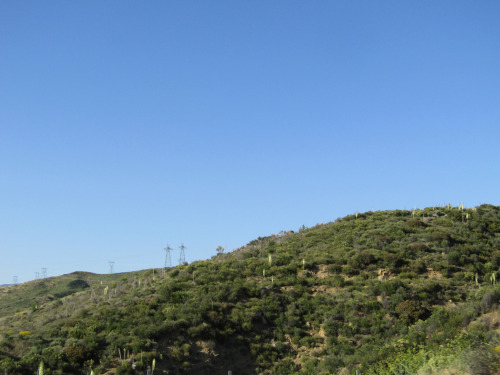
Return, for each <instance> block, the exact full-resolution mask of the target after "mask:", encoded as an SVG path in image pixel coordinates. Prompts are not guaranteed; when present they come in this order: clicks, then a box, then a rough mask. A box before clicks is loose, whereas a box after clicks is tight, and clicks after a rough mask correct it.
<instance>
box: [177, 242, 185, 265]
mask: <svg viewBox="0 0 500 375" xmlns="http://www.w3.org/2000/svg"><path fill="white" fill-rule="evenodd" d="M185 248H186V246H184V244H183V243H181V246H179V249H181V253H180V254H179V264H182V263H184V262H185V261H186V254H185V253H184V249H185Z"/></svg>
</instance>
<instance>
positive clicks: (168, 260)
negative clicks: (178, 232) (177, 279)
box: [164, 244, 173, 268]
mask: <svg viewBox="0 0 500 375" xmlns="http://www.w3.org/2000/svg"><path fill="white" fill-rule="evenodd" d="M164 250H165V266H164V268H167V267H172V258H171V257H170V251H171V250H173V249H172V248H171V247H170V245H169V244H167V247H166V248H165V249H164Z"/></svg>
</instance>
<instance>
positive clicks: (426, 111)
mask: <svg viewBox="0 0 500 375" xmlns="http://www.w3.org/2000/svg"><path fill="white" fill-rule="evenodd" d="M499 19H500V2H498V1H496V0H494V1H487V0H485V1H478V2H473V1H457V0H453V1H446V0H442V1H430V0H428V1H400V0H397V1H386V0H384V1H368V0H359V1H350V0H349V1H347V0H346V1H326V0H325V1H302V0H301V1H291V0H282V1H279V0H273V1H264V0H262V1H234V0H231V1H229V0H228V1H215V0H214V1H205V0H198V1H174V0H172V1H116V0H114V1H112V0H110V1H91V0H85V1H43V2H40V1H16V0H11V1H2V2H1V3H0V255H1V260H0V284H4V283H11V282H12V281H13V277H14V276H15V275H17V276H18V281H19V282H24V281H28V280H31V279H33V278H34V277H35V272H41V269H42V268H43V267H46V268H47V272H48V276H55V275H60V274H64V273H69V272H73V271H76V270H83V271H90V272H96V273H107V272H108V271H109V265H108V262H109V261H114V262H115V265H114V271H115V272H125V271H131V270H139V269H145V268H151V267H161V266H162V265H163V261H164V251H163V248H164V247H165V246H166V245H167V243H169V244H170V246H171V247H173V248H174V249H175V250H174V251H173V253H172V258H173V263H174V265H176V264H177V259H178V256H179V251H178V247H179V246H180V244H181V242H184V244H185V245H186V260H187V261H194V260H198V259H207V258H209V257H211V256H212V255H214V254H215V253H216V251H215V248H216V247H217V246H218V245H222V246H224V247H227V248H228V250H232V249H235V248H238V247H240V246H243V245H245V244H246V243H248V242H249V241H251V240H253V239H255V238H257V237H259V236H267V235H270V234H272V233H278V232H279V231H281V230H297V229H298V228H299V227H301V226H302V225H305V226H308V227H309V226H313V225H315V224H317V223H320V222H329V221H332V220H335V219H336V218H337V217H342V216H345V215H347V214H352V213H354V212H356V211H359V212H363V211H368V210H371V209H374V210H387V209H397V208H401V209H402V208H407V209H411V208H412V207H419V206H420V207H426V206H432V205H437V204H439V205H444V204H447V203H452V204H453V205H458V204H460V203H462V202H463V203H464V204H465V206H469V207H470V206H475V205H478V204H481V203H491V204H496V205H498V204H500V202H499V196H498V192H499V189H500V173H499V172H500V147H499V141H500V130H499V125H500V22H499Z"/></svg>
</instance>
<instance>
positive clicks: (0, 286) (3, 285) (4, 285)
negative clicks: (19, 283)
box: [0, 284, 14, 288]
mask: <svg viewBox="0 0 500 375" xmlns="http://www.w3.org/2000/svg"><path fill="white" fill-rule="evenodd" d="M11 285H14V284H2V285H0V288H2V287H6V286H11Z"/></svg>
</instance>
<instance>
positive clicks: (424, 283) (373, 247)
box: [0, 204, 500, 375]
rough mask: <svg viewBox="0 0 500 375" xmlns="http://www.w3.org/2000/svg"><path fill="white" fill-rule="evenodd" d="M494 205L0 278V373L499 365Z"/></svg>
mask: <svg viewBox="0 0 500 375" xmlns="http://www.w3.org/2000/svg"><path fill="white" fill-rule="evenodd" d="M497 278H499V280H498V281H499V282H500V207H498V206H493V205H486V204H485V205H481V206H479V207H476V208H471V209H469V208H463V207H451V206H446V207H429V208H425V209H422V210H420V209H419V210H413V211H406V210H396V211H379V212H366V213H356V214H355V215H350V216H346V217H344V218H342V219H337V220H336V221H335V222H331V223H328V224H320V225H317V226H315V227H313V228H302V229H301V230H299V232H297V233H294V232H281V233H279V234H278V235H272V236H269V237H264V238H258V239H257V240H254V241H252V242H250V243H249V244H248V245H246V246H244V247H242V248H240V249H238V250H235V251H233V252H231V253H227V254H219V255H217V256H214V257H213V258H212V259H210V260H207V261H199V262H194V263H192V264H184V265H181V266H178V267H173V268H168V269H166V270H162V269H156V270H146V271H137V272H132V273H124V274H113V275H95V274H90V273H84V272H75V273H73V274H69V275H63V276H60V277H52V278H47V279H41V280H35V281H31V282H28V283H24V284H19V285H13V286H9V287H3V288H0V372H1V373H3V372H4V371H5V370H7V373H8V374H12V375H13V374H33V373H35V372H36V370H37V369H38V368H40V366H42V367H43V374H44V375H47V374H49V375H50V374H87V373H89V372H90V371H92V372H93V374H95V375H97V374H118V375H119V374H146V371H147V369H148V368H150V369H151V370H152V372H153V374H197V375H198V374H199V375H203V374H206V375H211V374H227V372H228V370H231V371H232V372H233V375H247V374H248V375H257V374H269V375H270V374H276V375H277V374H286V375H288V374H311V375H312V374H314V375H316V374H354V373H356V370H359V371H360V373H361V374H363V375H364V374H376V375H378V374H380V375H382V374H383V375H386V374H422V375H423V374H436V375H437V374H446V373H448V374H475V375H480V374H481V375H482V374H498V373H499V371H500V352H499V348H500V347H499V345H500V311H499V310H498V302H499V300H500V285H497Z"/></svg>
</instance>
